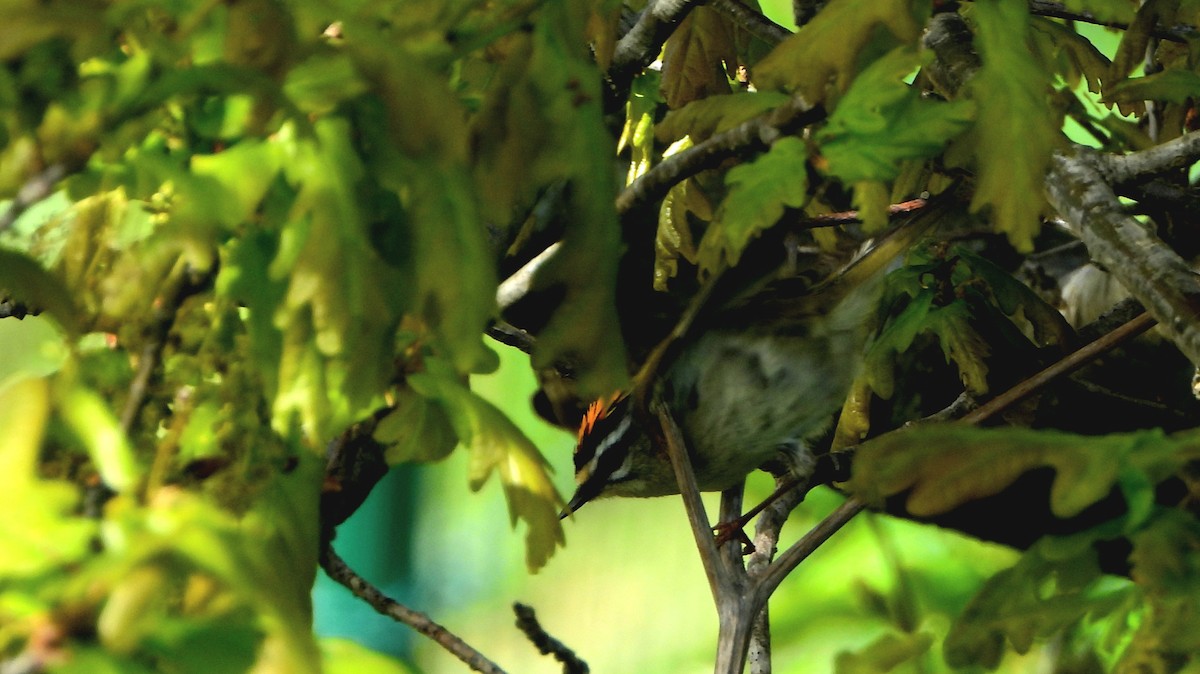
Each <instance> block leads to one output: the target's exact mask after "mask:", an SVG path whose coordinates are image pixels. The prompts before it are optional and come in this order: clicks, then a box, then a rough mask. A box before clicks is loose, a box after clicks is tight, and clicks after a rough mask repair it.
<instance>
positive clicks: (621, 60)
mask: <svg viewBox="0 0 1200 674" xmlns="http://www.w3.org/2000/svg"><path fill="white" fill-rule="evenodd" d="M701 4H703V3H702V0H650V2H648V3H647V4H646V8H645V9H643V10H642V13H641V14H639V15H638V18H637V21H636V22H635V23H634V24H633V27H632V28H630V29H629V32H627V33H625V35H623V36H621V39H619V40H617V44H616V46H615V47H614V49H613V57H612V64H611V65H610V66H609V68H608V79H609V82H610V84H611V87H612V91H611V92H610V97H611V98H612V99H613V101H614V102H619V103H621V104H623V103H624V102H625V99H626V97H627V96H628V94H629V86H630V84H631V83H632V82H633V78H634V77H635V76H636V75H637V74H638V73H640V72H641V71H642V70H643V69H645V67H646V66H648V65H650V64H651V63H652V62H653V61H654V59H655V58H657V57H658V53H659V52H660V51H662V46H663V44H665V43H666V41H667V38H669V37H670V36H671V33H673V32H675V28H676V27H677V26H678V25H679V22H680V21H683V19H684V18H685V17H686V16H687V15H688V13H689V12H691V11H692V10H693V9H694V8H696V7H698V6H699V5H701ZM613 104H614V103H609V105H607V106H606V108H611V107H612V106H613Z"/></svg>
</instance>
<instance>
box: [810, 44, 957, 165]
mask: <svg viewBox="0 0 1200 674" xmlns="http://www.w3.org/2000/svg"><path fill="white" fill-rule="evenodd" d="M920 64H921V60H920V57H919V56H918V54H917V52H916V51H915V50H914V49H913V48H911V47H907V46H904V47H897V48H896V49H894V50H892V51H891V52H889V53H888V54H887V55H885V56H883V57H882V58H880V59H878V60H877V61H875V62H874V63H872V64H871V65H870V66H868V67H867V69H866V70H864V71H863V72H862V74H860V75H859V76H858V77H856V78H854V81H853V82H852V83H851V84H850V88H849V89H848V90H847V91H846V94H845V95H844V96H843V97H842V98H841V99H840V100H839V101H838V103H837V107H836V108H835V109H834V111H833V113H832V114H831V115H830V116H829V121H828V123H827V124H826V125H825V126H824V127H822V128H821V130H820V131H818V132H817V134H816V141H817V144H818V146H819V147H820V151H821V154H822V156H823V158H824V159H825V161H826V162H827V166H826V170H827V171H828V172H829V173H831V174H833V175H834V176H837V177H838V178H839V179H840V180H841V181H842V182H843V183H846V184H852V183H857V182H860V181H867V180H872V181H890V180H893V179H895V178H896V176H897V175H899V173H900V165H901V162H902V161H904V160H906V159H917V158H923V157H931V156H933V155H935V154H937V153H938V152H940V151H941V150H942V148H943V147H945V145H946V143H948V142H949V141H950V140H952V139H953V138H954V137H956V136H958V135H959V134H960V133H962V132H963V131H964V130H966V129H967V128H968V126H969V125H970V122H971V119H972V117H973V115H974V105H973V104H972V103H971V102H970V101H965V100H958V101H951V102H941V103H938V102H933V101H929V100H925V99H924V98H922V96H921V93H920V92H919V91H918V90H917V89H916V88H914V87H912V86H910V85H909V84H907V83H905V81H904V79H905V78H906V77H907V76H909V75H911V74H912V73H913V71H914V70H916V69H917V67H918V66H919V65H920Z"/></svg>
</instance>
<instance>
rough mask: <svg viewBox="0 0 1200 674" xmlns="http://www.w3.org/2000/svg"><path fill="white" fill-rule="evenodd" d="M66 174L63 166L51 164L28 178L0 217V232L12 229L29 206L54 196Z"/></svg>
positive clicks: (65, 167)
mask: <svg viewBox="0 0 1200 674" xmlns="http://www.w3.org/2000/svg"><path fill="white" fill-rule="evenodd" d="M67 173H68V171H67V166H66V165H65V164H52V165H51V166H48V167H47V168H46V169H45V170H43V171H41V172H39V173H36V174H34V175H32V176H30V177H29V179H28V180H26V181H25V184H24V185H22V186H21V189H20V190H19V191H18V192H17V196H16V197H15V198H14V199H13V200H12V203H10V204H9V206H8V210H7V211H5V212H4V214H3V215H0V232H3V231H4V230H6V229H8V228H9V227H12V226H13V223H15V222H16V221H17V218H19V217H21V214H22V213H24V212H25V211H27V210H29V208H30V207H31V206H33V205H34V204H36V203H38V202H39V201H42V200H44V199H46V198H47V197H49V196H50V195H51V194H54V189H55V188H56V187H58V183H59V181H61V180H62V179H63V178H65V177H67Z"/></svg>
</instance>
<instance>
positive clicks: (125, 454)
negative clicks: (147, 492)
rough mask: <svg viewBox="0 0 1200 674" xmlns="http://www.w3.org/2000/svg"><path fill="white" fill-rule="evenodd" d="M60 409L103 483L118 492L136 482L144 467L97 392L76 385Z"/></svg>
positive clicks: (132, 485) (127, 491) (126, 490)
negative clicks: (85, 448) (81, 442)
mask: <svg viewBox="0 0 1200 674" xmlns="http://www.w3.org/2000/svg"><path fill="white" fill-rule="evenodd" d="M61 412H62V415H63V417H64V418H65V419H66V421H67V424H68V425H69V426H70V427H71V430H72V431H74V432H75V435H77V436H78V437H79V439H80V440H82V441H83V444H84V446H85V447H87V450H88V455H89V456H90V457H91V459H92V463H93V465H94V466H95V468H96V470H97V472H99V473H100V478H101V479H102V480H104V484H106V485H108V486H109V487H111V488H112V489H113V490H114V491H116V492H117V493H119V494H128V493H129V492H130V491H132V490H133V489H134V488H136V487H137V486H138V483H139V482H140V481H141V478H142V474H143V470H142V467H141V465H139V462H138V460H137V457H136V456H135V455H134V453H133V448H132V447H131V446H130V445H129V439H128V438H127V437H126V436H125V431H124V430H122V428H121V425H120V424H119V423H118V422H117V417H116V415H114V414H113V412H112V410H111V409H109V407H108V405H107V404H106V403H105V402H104V399H103V398H101V397H100V396H99V395H97V394H96V393H94V392H92V391H89V390H87V389H84V388H79V387H75V388H73V389H71V390H70V391H68V392H66V393H65V394H64V396H63V400H62V402H61Z"/></svg>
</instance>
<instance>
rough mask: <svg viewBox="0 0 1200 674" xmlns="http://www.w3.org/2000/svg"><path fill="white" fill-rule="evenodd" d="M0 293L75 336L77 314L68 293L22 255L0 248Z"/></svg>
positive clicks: (77, 332)
mask: <svg viewBox="0 0 1200 674" xmlns="http://www.w3.org/2000/svg"><path fill="white" fill-rule="evenodd" d="M0 292H2V293H5V294H6V295H7V296H8V297H10V298H12V299H14V300H16V301H18V302H23V303H24V304H26V305H27V306H29V307H30V308H31V309H36V310H39V311H44V312H46V313H48V314H50V315H51V316H52V317H54V320H56V321H58V324H59V325H61V326H62V327H63V329H65V330H66V331H67V333H68V334H69V335H71V336H75V335H78V334H79V323H78V321H79V313H78V310H77V309H76V308H75V302H74V301H73V300H72V299H71V293H70V291H69V290H67V288H66V286H64V285H63V283H62V281H59V280H58V279H57V278H55V277H54V276H52V275H51V274H49V273H48V272H47V271H46V270H45V269H42V267H41V265H39V264H38V263H37V262H34V261H33V259H31V258H30V257H28V256H26V255H25V254H23V253H18V252H16V251H12V250H7V249H4V248H0Z"/></svg>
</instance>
